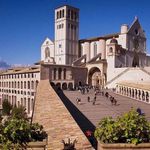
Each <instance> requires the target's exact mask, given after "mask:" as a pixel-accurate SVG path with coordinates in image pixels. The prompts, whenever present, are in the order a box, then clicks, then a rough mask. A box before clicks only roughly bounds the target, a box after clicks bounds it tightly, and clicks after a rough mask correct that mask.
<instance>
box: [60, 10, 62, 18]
mask: <svg viewBox="0 0 150 150" xmlns="http://www.w3.org/2000/svg"><path fill="white" fill-rule="evenodd" d="M61 17H62V12H61V10H60V18H61Z"/></svg>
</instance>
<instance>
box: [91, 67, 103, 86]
mask: <svg viewBox="0 0 150 150" xmlns="http://www.w3.org/2000/svg"><path fill="white" fill-rule="evenodd" d="M88 84H89V85H91V86H98V87H99V86H100V85H102V76H101V71H100V69H99V68H97V67H93V68H91V69H90V71H89V73H88Z"/></svg>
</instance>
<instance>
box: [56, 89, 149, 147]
mask: <svg viewBox="0 0 150 150" xmlns="http://www.w3.org/2000/svg"><path fill="white" fill-rule="evenodd" d="M104 92H108V93H109V94H110V95H111V96H113V97H114V98H115V99H116V100H117V105H112V104H111V102H110V100H109V98H108V99H107V98H106V97H105V96H102V95H100V94H98V95H97V99H96V103H95V105H93V100H94V96H95V93H94V90H93V89H91V90H90V91H89V93H85V94H81V92H80V91H61V90H60V91H58V95H59V96H60V98H61V100H62V102H63V103H64V105H65V106H66V108H67V109H68V111H69V112H70V113H71V115H72V117H73V118H74V120H75V121H76V123H77V124H78V125H79V127H80V129H81V130H82V131H83V133H84V134H85V135H86V132H87V131H88V130H90V131H92V132H93V133H94V131H95V128H96V126H97V124H98V122H99V121H100V120H101V119H102V118H104V117H108V116H112V117H113V118H116V117H117V116H120V115H121V114H124V113H125V112H128V111H129V110H130V109H131V108H132V107H133V108H135V109H137V108H141V110H142V111H143V112H144V113H145V116H146V118H147V119H148V120H149V121H150V109H149V108H150V104H146V103H144V102H140V101H137V100H133V99H130V98H128V97H123V96H121V95H118V94H116V93H114V92H112V91H110V90H107V91H106V90H105V91H104ZM88 96H89V97H90V102H88V100H87V97H88ZM77 98H80V99H81V103H80V104H77V101H76V99H77ZM87 138H88V137H87ZM92 138H93V140H92V141H93V142H92V143H91V144H92V145H93V147H94V148H95V149H97V141H96V139H95V138H94V134H92Z"/></svg>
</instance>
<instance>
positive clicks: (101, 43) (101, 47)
mask: <svg viewBox="0 0 150 150" xmlns="http://www.w3.org/2000/svg"><path fill="white" fill-rule="evenodd" d="M100 52H101V59H106V41H105V40H104V39H100V40H99V49H98V53H100Z"/></svg>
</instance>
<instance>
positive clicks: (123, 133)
mask: <svg viewBox="0 0 150 150" xmlns="http://www.w3.org/2000/svg"><path fill="white" fill-rule="evenodd" d="M94 135H95V137H96V138H97V139H98V140H100V141H102V142H104V143H133V144H138V143H146V142H150V123H149V122H148V121H147V120H146V118H145V116H142V115H140V114H139V113H138V112H136V111H135V110H133V109H132V110H130V111H129V112H128V113H126V114H124V115H123V116H121V117H118V118H117V119H116V120H114V119H113V118H112V117H107V118H104V119H102V120H101V121H100V122H99V124H98V127H97V128H96V130H95V133H94Z"/></svg>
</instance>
